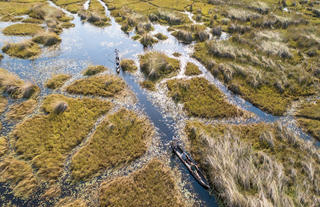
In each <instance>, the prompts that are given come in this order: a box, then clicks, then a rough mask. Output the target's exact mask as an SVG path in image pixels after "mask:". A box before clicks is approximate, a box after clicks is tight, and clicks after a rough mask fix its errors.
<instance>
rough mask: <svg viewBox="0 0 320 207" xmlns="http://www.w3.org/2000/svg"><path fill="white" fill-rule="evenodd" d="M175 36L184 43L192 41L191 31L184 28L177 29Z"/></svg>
mask: <svg viewBox="0 0 320 207" xmlns="http://www.w3.org/2000/svg"><path fill="white" fill-rule="evenodd" d="M175 36H176V37H177V38H178V39H179V40H181V41H182V42H184V43H187V44H188V43H191V42H192V41H193V37H192V33H191V32H189V31H186V30H179V31H178V32H177V33H176V34H175Z"/></svg>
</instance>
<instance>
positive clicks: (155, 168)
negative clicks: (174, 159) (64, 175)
mask: <svg viewBox="0 0 320 207" xmlns="http://www.w3.org/2000/svg"><path fill="white" fill-rule="evenodd" d="M99 196H100V202H101V203H100V206H168V207H169V206H170V207H171V206H184V204H183V202H182V201H181V197H180V195H179V193H178V189H177V187H176V184H175V182H174V178H173V176H172V175H171V172H170V170H169V169H168V168H167V167H166V166H164V165H163V164H162V163H161V162H160V161H158V160H152V161H150V162H149V163H148V164H147V166H146V167H144V168H142V169H141V170H138V171H136V172H134V173H133V174H131V175H129V176H127V177H120V178H116V179H115V180H113V181H111V182H109V183H108V182H107V183H103V184H102V185H101V189H100V194H99Z"/></svg>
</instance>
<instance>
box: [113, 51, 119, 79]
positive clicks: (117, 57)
mask: <svg viewBox="0 0 320 207" xmlns="http://www.w3.org/2000/svg"><path fill="white" fill-rule="evenodd" d="M114 52H115V54H116V71H117V73H120V57H119V50H117V49H115V50H114Z"/></svg>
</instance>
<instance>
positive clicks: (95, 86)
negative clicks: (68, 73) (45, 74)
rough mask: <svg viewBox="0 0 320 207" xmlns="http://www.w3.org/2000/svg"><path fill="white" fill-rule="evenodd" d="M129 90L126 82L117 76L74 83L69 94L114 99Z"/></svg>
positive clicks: (69, 88) (95, 77)
mask: <svg viewBox="0 0 320 207" xmlns="http://www.w3.org/2000/svg"><path fill="white" fill-rule="evenodd" d="M126 88H127V86H126V84H125V82H124V81H123V80H122V79H121V78H120V77H118V76H115V75H102V76H91V77H88V78H84V79H80V80H77V81H75V82H73V83H72V84H71V85H70V86H68V87H67V89H66V90H67V92H69V93H73V94H82V95H94V96H103V97H114V96H116V95H119V94H121V92H123V91H124V90H125V89H126Z"/></svg>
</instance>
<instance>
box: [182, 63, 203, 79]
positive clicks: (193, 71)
mask: <svg viewBox="0 0 320 207" xmlns="http://www.w3.org/2000/svg"><path fill="white" fill-rule="evenodd" d="M201 73H202V72H201V71H200V69H199V68H198V66H196V65H195V64H193V63H191V62H188V63H187V66H186V71H185V73H184V74H185V75H187V76H193V75H200V74H201Z"/></svg>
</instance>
